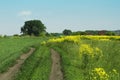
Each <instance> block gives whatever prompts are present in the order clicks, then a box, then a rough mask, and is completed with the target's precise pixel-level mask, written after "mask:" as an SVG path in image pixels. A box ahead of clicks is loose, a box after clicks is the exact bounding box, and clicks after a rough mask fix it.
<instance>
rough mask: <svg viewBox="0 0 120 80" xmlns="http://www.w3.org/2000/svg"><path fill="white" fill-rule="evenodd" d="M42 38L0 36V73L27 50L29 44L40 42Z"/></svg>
mask: <svg viewBox="0 0 120 80" xmlns="http://www.w3.org/2000/svg"><path fill="white" fill-rule="evenodd" d="M42 40H43V39H42V38H35V37H33V38H32V37H28V38H27V37H21V38H14V37H10V38H0V73H1V72H4V71H6V70H7V69H8V67H9V66H12V65H13V64H14V63H15V60H16V59H17V58H19V56H20V55H21V54H23V53H25V52H27V51H28V50H29V47H30V46H33V45H35V44H40V42H41V41H42Z"/></svg>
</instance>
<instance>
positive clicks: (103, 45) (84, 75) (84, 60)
mask: <svg viewBox="0 0 120 80" xmlns="http://www.w3.org/2000/svg"><path fill="white" fill-rule="evenodd" d="M119 43H120V42H119V41H98V40H97V41H94V40H82V41H81V42H80V43H79V44H74V43H70V42H63V43H56V44H54V45H52V47H53V48H54V49H55V50H57V51H58V52H59V53H60V54H61V57H62V71H63V73H64V80H93V79H91V72H92V70H93V69H94V68H99V67H100V68H103V69H104V70H105V72H106V73H107V74H108V75H109V80H119V79H120V76H119V74H120V60H119V59H120V49H119V48H120V44H119ZM81 44H89V45H90V46H91V47H98V48H99V49H101V50H102V54H103V57H101V58H97V57H95V58H90V57H89V56H88V55H83V56H82V57H80V56H79V48H80V45H81ZM113 69H115V70H117V73H118V74H115V73H114V72H113V71H112V70H113ZM94 76H95V75H94ZM97 80H106V79H97Z"/></svg>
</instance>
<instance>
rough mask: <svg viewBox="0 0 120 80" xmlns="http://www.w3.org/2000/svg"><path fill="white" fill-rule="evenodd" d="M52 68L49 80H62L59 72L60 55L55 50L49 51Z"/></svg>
mask: <svg viewBox="0 0 120 80" xmlns="http://www.w3.org/2000/svg"><path fill="white" fill-rule="evenodd" d="M51 58H52V68H51V73H50V77H49V80H63V73H62V71H61V64H60V55H59V53H57V52H56V51H55V50H53V49H51Z"/></svg>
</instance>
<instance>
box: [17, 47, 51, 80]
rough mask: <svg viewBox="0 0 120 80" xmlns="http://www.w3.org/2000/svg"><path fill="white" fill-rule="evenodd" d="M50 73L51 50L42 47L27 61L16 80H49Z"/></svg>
mask: <svg viewBox="0 0 120 80" xmlns="http://www.w3.org/2000/svg"><path fill="white" fill-rule="evenodd" d="M50 71H51V56H50V49H49V48H48V47H45V46H40V47H38V48H37V49H36V51H35V52H34V53H33V54H32V55H31V56H30V57H29V58H28V59H27V60H26V61H25V63H24V64H23V66H22V68H21V70H20V72H19V73H18V75H17V76H16V79H15V80H48V78H49V74H50Z"/></svg>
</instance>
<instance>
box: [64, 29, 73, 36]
mask: <svg viewBox="0 0 120 80" xmlns="http://www.w3.org/2000/svg"><path fill="white" fill-rule="evenodd" d="M63 34H64V35H71V34H72V31H71V30H67V29H65V30H64V31H63Z"/></svg>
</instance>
